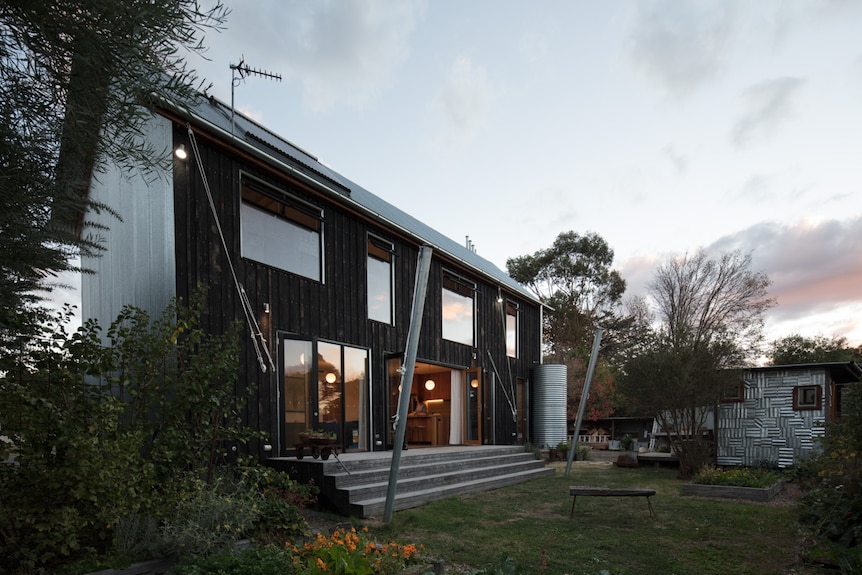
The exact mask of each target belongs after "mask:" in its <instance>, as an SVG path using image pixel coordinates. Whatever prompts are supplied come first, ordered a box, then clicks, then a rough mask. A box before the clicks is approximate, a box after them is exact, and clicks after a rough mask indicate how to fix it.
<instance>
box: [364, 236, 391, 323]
mask: <svg viewBox="0 0 862 575" xmlns="http://www.w3.org/2000/svg"><path fill="white" fill-rule="evenodd" d="M393 251H394V248H393V246H392V244H391V243H390V242H387V241H385V240H382V239H380V238H377V237H374V236H368V262H367V266H368V267H367V271H366V273H367V278H366V285H367V289H368V319H373V320H375V321H379V322H383V323H388V324H390V325H391V324H392V323H393V321H392V304H393V301H394V298H393V297H392V294H393V290H392V283H393V277H394V274H393V271H394V266H393V262H392V252H393Z"/></svg>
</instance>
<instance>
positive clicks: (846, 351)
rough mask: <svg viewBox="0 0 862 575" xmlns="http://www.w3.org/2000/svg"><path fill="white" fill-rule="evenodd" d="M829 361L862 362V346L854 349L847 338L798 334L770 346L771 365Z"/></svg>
mask: <svg viewBox="0 0 862 575" xmlns="http://www.w3.org/2000/svg"><path fill="white" fill-rule="evenodd" d="M829 361H857V362H862V345H860V346H859V347H856V348H853V347H851V346H850V344H849V343H848V342H847V338H846V337H838V336H833V337H825V336H822V335H816V336H814V337H804V336H802V335H800V334H798V333H796V334H792V335H788V336H787V337H783V338H780V339H777V340H775V341H773V342H772V343H771V344H770V346H769V363H771V364H772V365H792V364H796V363H822V362H829Z"/></svg>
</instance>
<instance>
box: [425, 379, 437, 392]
mask: <svg viewBox="0 0 862 575" xmlns="http://www.w3.org/2000/svg"><path fill="white" fill-rule="evenodd" d="M435 387H437V384H436V383H434V380H433V379H429V380H427V381H426V382H425V389H427V390H428V391H431V390H432V389H434V388H435Z"/></svg>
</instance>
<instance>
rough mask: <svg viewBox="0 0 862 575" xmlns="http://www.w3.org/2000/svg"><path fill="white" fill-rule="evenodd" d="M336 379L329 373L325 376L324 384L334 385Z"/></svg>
mask: <svg viewBox="0 0 862 575" xmlns="http://www.w3.org/2000/svg"><path fill="white" fill-rule="evenodd" d="M336 379H337V378H336V377H335V374H334V373H332V372H331V371H330V372H329V373H327V374H326V383H335V380H336Z"/></svg>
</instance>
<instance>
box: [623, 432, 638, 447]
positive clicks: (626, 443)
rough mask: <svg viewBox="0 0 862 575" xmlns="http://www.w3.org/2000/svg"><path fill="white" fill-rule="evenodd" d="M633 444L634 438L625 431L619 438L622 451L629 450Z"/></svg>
mask: <svg viewBox="0 0 862 575" xmlns="http://www.w3.org/2000/svg"><path fill="white" fill-rule="evenodd" d="M634 445H635V440H634V438H633V437H632V436H631V434H629V433H626V434H625V435H623V437H622V439H620V447H621V448H622V450H623V451H631V449H632V447H634Z"/></svg>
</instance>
